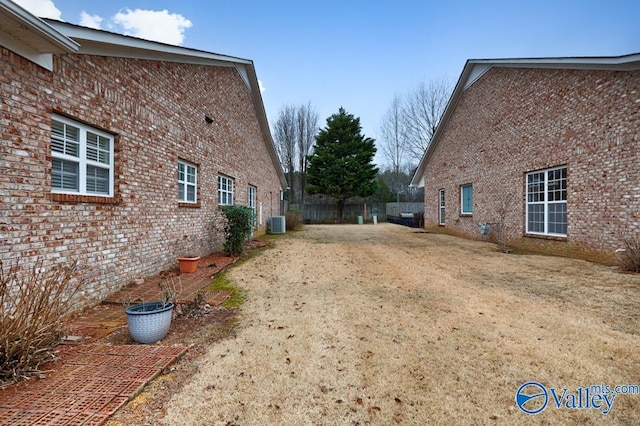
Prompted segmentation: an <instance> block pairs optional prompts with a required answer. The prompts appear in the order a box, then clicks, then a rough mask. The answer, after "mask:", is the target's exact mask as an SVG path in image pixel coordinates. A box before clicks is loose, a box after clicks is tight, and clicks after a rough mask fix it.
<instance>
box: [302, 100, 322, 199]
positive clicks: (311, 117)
mask: <svg viewBox="0 0 640 426" xmlns="http://www.w3.org/2000/svg"><path fill="white" fill-rule="evenodd" d="M296 117H297V121H296V130H297V134H298V138H297V143H298V171H299V172H300V175H299V176H300V179H299V185H300V192H299V194H300V203H304V190H305V177H306V173H307V165H308V164H309V160H308V156H309V155H311V154H312V153H313V145H314V143H315V140H316V135H317V133H318V129H319V127H318V123H319V121H320V116H319V115H318V113H317V112H316V111H314V110H313V109H312V108H311V103H310V102H308V103H307V105H300V106H299V107H298V113H297V116H296Z"/></svg>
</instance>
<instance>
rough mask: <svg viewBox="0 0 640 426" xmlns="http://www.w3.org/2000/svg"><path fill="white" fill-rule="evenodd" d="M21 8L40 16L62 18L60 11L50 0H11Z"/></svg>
mask: <svg viewBox="0 0 640 426" xmlns="http://www.w3.org/2000/svg"><path fill="white" fill-rule="evenodd" d="M13 1H14V2H15V3H17V4H18V5H20V6H22V8H23V9H26V10H27V11H29V12H31V13H32V14H34V15H35V16H38V17H40V18H51V19H57V20H62V12H61V11H60V9H58V8H57V7H56V5H55V4H53V1H52V0H13Z"/></svg>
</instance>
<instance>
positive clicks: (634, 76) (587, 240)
mask: <svg viewBox="0 0 640 426" xmlns="http://www.w3.org/2000/svg"><path fill="white" fill-rule="evenodd" d="M639 89H640V72H639V71H633V72H607V71H588V70H551V69H518V68H493V69H491V70H489V71H488V72H487V73H486V74H485V75H483V76H482V77H481V78H480V79H479V80H478V81H476V82H475V83H474V84H473V85H472V86H471V87H469V88H468V89H467V90H466V91H465V92H464V94H463V95H462V97H461V99H460V102H459V104H458V106H457V108H456V110H455V112H454V114H453V115H452V117H451V119H450V121H449V123H448V125H447V128H446V129H445V132H444V134H443V137H442V139H441V140H440V142H439V144H438V146H437V148H436V149H435V150H434V152H433V155H432V157H431V158H430V160H429V163H428V164H427V167H426V174H425V223H426V226H427V227H428V228H430V229H439V230H441V231H443V232H450V233H453V234H458V235H464V236H467V237H470V238H476V239H479V238H480V232H479V229H478V223H480V222H499V221H500V214H499V211H500V206H501V205H502V203H503V202H506V203H507V204H508V209H507V213H506V216H505V223H506V229H507V235H508V240H509V243H510V244H511V245H513V246H515V247H520V248H523V249H532V250H537V251H543V252H548V253H553V254H559V255H568V256H576V257H581V258H586V259H592V260H599V261H605V262H609V261H612V260H613V251H614V250H615V249H616V248H618V247H620V246H621V240H622V238H623V237H624V236H628V235H636V236H637V235H640V154H639V151H640V149H639V148H640V132H639V130H638V129H640V90H639ZM562 165H565V166H566V167H567V184H568V193H567V211H568V231H567V237H566V238H562V239H557V238H556V239H554V238H544V237H533V236H527V235H525V213H524V212H525V179H526V177H525V174H526V173H527V172H530V171H534V170H538V169H545V168H551V167H555V166H562ZM468 183H472V184H473V189H474V194H473V197H474V199H473V202H474V210H473V215H472V216H461V215H460V185H463V184H468ZM441 188H444V189H445V191H446V209H447V221H446V225H445V226H444V227H438V225H437V223H438V216H437V214H438V190H439V189H441ZM493 229H494V232H492V234H490V235H489V238H493V239H494V240H495V239H496V235H495V231H496V227H495V226H494V228H493Z"/></svg>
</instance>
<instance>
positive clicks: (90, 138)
mask: <svg viewBox="0 0 640 426" xmlns="http://www.w3.org/2000/svg"><path fill="white" fill-rule="evenodd" d="M110 152H111V141H110V140H109V139H107V138H105V137H102V136H99V135H96V134H95V133H92V132H87V160H91V161H97V162H99V163H102V164H109V154H110Z"/></svg>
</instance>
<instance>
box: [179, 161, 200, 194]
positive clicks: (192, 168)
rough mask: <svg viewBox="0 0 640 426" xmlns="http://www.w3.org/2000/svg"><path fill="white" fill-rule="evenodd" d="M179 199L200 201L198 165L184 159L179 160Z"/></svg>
mask: <svg viewBox="0 0 640 426" xmlns="http://www.w3.org/2000/svg"><path fill="white" fill-rule="evenodd" d="M178 201H179V202H181V203H197V202H198V167H197V166H196V165H195V164H192V163H188V162H186V161H182V160H178Z"/></svg>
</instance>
